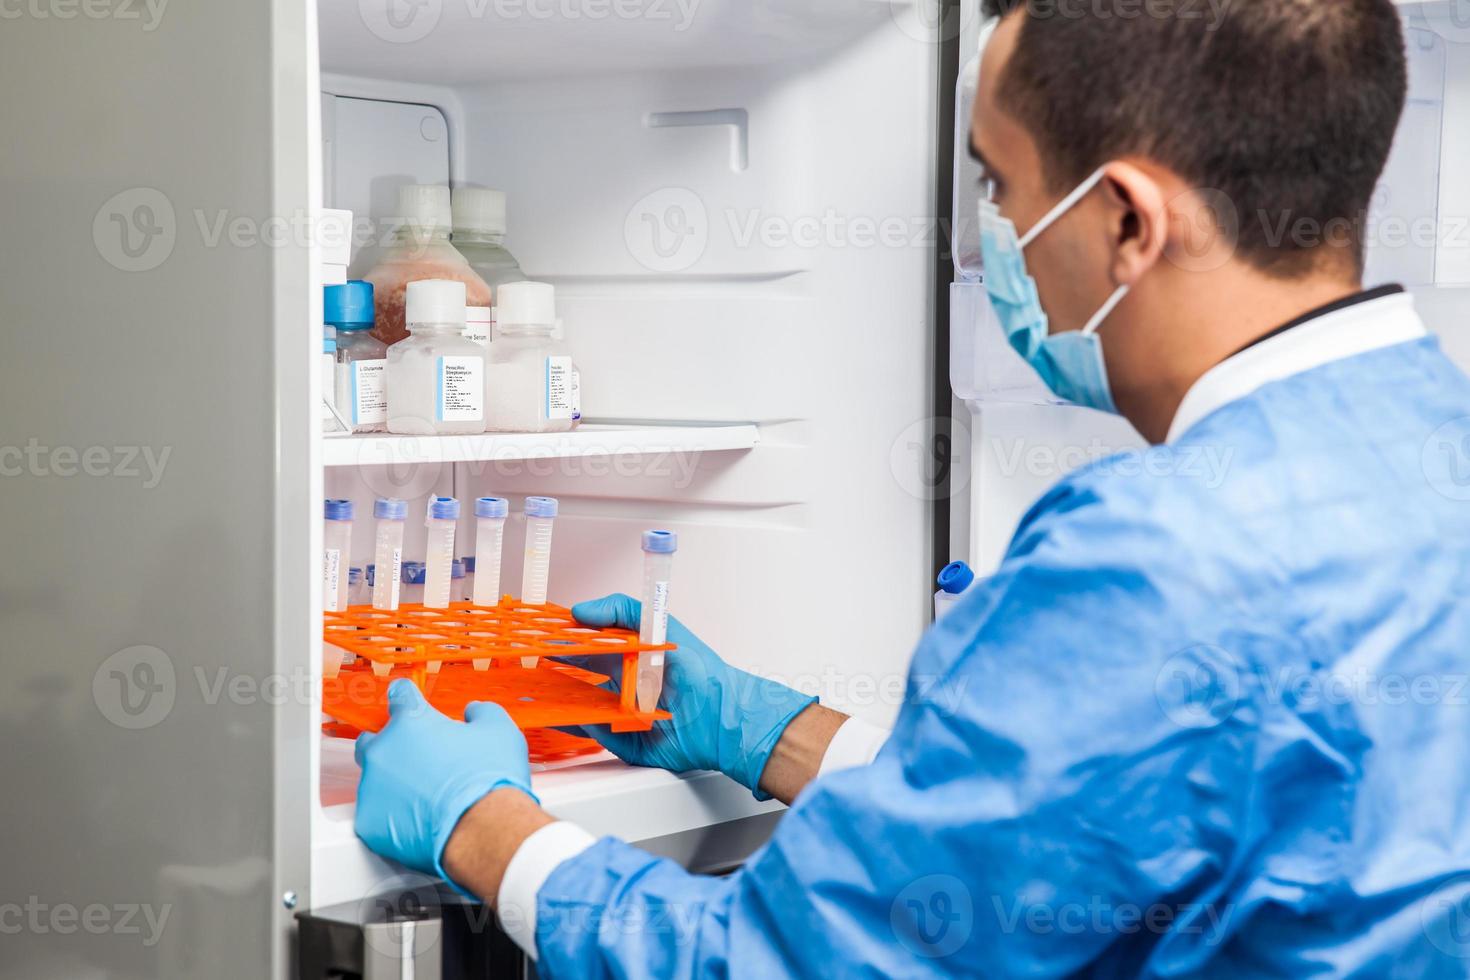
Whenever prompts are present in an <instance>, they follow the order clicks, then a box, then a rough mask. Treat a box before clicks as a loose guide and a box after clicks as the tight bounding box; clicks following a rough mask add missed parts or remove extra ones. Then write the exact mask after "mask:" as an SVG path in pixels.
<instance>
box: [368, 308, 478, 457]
mask: <svg viewBox="0 0 1470 980" xmlns="http://www.w3.org/2000/svg"><path fill="white" fill-rule="evenodd" d="M464 308H465V307H464V283H462V282H452V281H449V280H445V279H427V280H423V281H420V282H411V283H409V284H408V319H409V329H410V330H411V331H412V333H413V336H411V337H409V338H408V339H407V340H405V341H403V342H402V343H399V344H394V345H393V346H392V347H390V348H389V349H388V431H389V432H398V433H405V434H408V435H431V434H434V433H461V434H463V433H471V432H483V431H485V351H484V350H483V349H482V348H481V347H480V345H479V344H476V343H475V342H474V341H473V340H466V339H465V338H464Z"/></svg>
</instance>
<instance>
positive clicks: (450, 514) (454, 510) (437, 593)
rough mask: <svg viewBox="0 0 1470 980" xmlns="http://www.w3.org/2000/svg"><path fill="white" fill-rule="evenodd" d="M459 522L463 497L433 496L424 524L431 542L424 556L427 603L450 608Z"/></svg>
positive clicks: (425, 596) (441, 607)
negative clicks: (455, 543) (455, 539)
mask: <svg viewBox="0 0 1470 980" xmlns="http://www.w3.org/2000/svg"><path fill="white" fill-rule="evenodd" d="M458 524H459V501H458V500H455V499H454V498H453V497H430V498H429V506H428V513H427V514H425V515H424V527H425V528H426V529H427V530H428V543H427V544H426V546H425V556H424V605H425V606H427V607H429V608H430V609H448V608H449V603H450V601H451V599H452V596H451V590H452V589H453V587H454V567H453V566H454V529H455V527H456V526H457V525H458Z"/></svg>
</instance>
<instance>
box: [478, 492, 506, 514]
mask: <svg viewBox="0 0 1470 980" xmlns="http://www.w3.org/2000/svg"><path fill="white" fill-rule="evenodd" d="M509 515H510V501H509V500H505V499H503V498H501V497H481V498H480V499H478V500H476V501H475V516H476V517H508V516H509Z"/></svg>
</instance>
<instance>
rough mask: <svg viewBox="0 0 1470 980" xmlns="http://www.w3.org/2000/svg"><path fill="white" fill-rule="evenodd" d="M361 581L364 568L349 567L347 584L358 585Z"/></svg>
mask: <svg viewBox="0 0 1470 980" xmlns="http://www.w3.org/2000/svg"><path fill="white" fill-rule="evenodd" d="M361 581H362V569H360V568H349V569H347V584H348V585H356V584H357V583H359V582H361Z"/></svg>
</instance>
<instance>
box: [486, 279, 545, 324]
mask: <svg viewBox="0 0 1470 980" xmlns="http://www.w3.org/2000/svg"><path fill="white" fill-rule="evenodd" d="M495 322H496V323H498V324H500V325H501V326H502V327H504V326H545V327H551V326H555V325H556V287H555V286H553V285H552V284H551V283H549V282H532V281H531V280H529V279H527V280H525V281H522V282H508V283H505V284H504V285H503V286H501V287H500V295H499V296H497V297H496V299H495Z"/></svg>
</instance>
